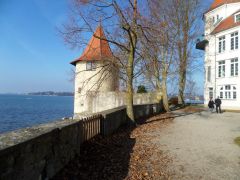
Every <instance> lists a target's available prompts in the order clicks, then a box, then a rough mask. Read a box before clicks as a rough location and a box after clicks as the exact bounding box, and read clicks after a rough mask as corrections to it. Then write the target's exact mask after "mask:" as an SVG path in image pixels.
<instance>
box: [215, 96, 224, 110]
mask: <svg viewBox="0 0 240 180" xmlns="http://www.w3.org/2000/svg"><path fill="white" fill-rule="evenodd" d="M215 104H216V112H217V113H218V112H219V113H222V110H221V104H222V101H221V99H220V98H219V96H218V97H217V99H215Z"/></svg>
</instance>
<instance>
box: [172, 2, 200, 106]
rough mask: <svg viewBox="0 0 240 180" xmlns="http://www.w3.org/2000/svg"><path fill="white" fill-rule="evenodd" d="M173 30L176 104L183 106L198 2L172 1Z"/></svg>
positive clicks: (198, 7)
mask: <svg viewBox="0 0 240 180" xmlns="http://www.w3.org/2000/svg"><path fill="white" fill-rule="evenodd" d="M172 3H173V4H172V10H173V12H174V13H173V16H172V17H173V19H172V22H173V28H175V29H176V32H177V38H178V39H177V50H178V52H177V55H178V62H179V69H178V74H179V76H178V79H179V82H178V103H179V104H184V92H185V86H186V76H187V69H188V66H189V64H190V63H191V60H192V58H191V56H192V52H193V51H192V49H193V48H194V46H193V42H194V43H195V40H196V36H197V33H198V32H199V31H198V29H199V22H198V20H199V17H201V14H200V9H201V1H200V0H185V1H181V0H173V1H172Z"/></svg>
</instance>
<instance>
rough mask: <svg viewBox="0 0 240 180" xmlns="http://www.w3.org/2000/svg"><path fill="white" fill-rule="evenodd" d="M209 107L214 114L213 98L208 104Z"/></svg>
mask: <svg viewBox="0 0 240 180" xmlns="http://www.w3.org/2000/svg"><path fill="white" fill-rule="evenodd" d="M208 107H209V109H210V111H211V112H213V109H214V101H213V98H210V100H209V102H208Z"/></svg>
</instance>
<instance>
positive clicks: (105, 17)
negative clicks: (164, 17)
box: [62, 0, 142, 124]
mask: <svg viewBox="0 0 240 180" xmlns="http://www.w3.org/2000/svg"><path fill="white" fill-rule="evenodd" d="M71 10H72V16H71V17H70V19H69V21H68V23H67V24H65V25H64V28H63V31H62V34H63V36H64V39H65V41H66V42H67V43H68V44H71V45H72V46H78V47H79V46H80V47H82V46H83V45H86V43H85V39H84V36H85V35H86V33H87V32H92V33H93V29H94V28H93V27H94V26H95V25H96V24H98V23H99V22H100V21H101V22H102V24H103V26H104V25H105V26H104V27H105V32H107V35H106V37H104V38H102V37H100V36H96V35H94V37H95V38H99V39H101V40H103V41H106V42H109V43H110V44H111V46H112V48H113V50H114V51H117V52H119V53H118V54H121V56H118V57H117V56H116V57H115V59H117V60H118V63H117V64H118V65H119V67H120V68H122V69H124V70H123V71H122V70H120V71H121V72H123V73H124V76H123V77H124V78H125V80H126V88H127V96H126V103H127V104H126V106H127V115H128V118H129V119H130V120H131V121H130V122H132V124H135V121H134V113H133V78H134V76H135V75H134V73H136V72H135V71H134V67H135V66H136V63H137V59H138V58H137V56H138V55H137V51H138V37H139V34H141V33H142V31H140V30H139V29H140V28H139V27H140V25H139V24H140V19H141V11H140V9H139V8H138V0H127V1H124V2H123V1H120V0H119V1H118V0H73V1H72V9H71ZM99 17H101V18H99ZM123 58H126V59H123Z"/></svg>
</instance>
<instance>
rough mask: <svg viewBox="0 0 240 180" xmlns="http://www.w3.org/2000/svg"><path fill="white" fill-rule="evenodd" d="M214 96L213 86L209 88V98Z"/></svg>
mask: <svg viewBox="0 0 240 180" xmlns="http://www.w3.org/2000/svg"><path fill="white" fill-rule="evenodd" d="M211 98H213V88H209V99H211Z"/></svg>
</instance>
